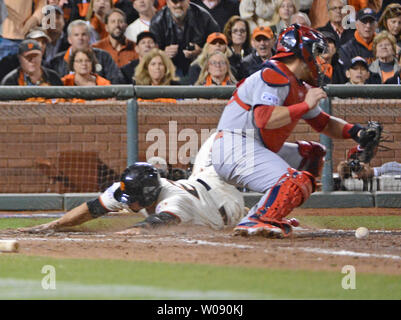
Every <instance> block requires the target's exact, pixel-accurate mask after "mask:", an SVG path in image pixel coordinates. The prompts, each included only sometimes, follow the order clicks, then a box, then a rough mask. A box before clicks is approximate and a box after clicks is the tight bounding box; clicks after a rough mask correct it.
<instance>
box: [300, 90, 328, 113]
mask: <svg viewBox="0 0 401 320" xmlns="http://www.w3.org/2000/svg"><path fill="white" fill-rule="evenodd" d="M325 98H327V94H326V92H324V90H323V89H321V88H312V89H309V90H308V92H307V93H306V97H305V102H306V103H307V104H308V106H309V109H314V108H316V106H317V105H318V104H319V101H320V100H321V99H325Z"/></svg>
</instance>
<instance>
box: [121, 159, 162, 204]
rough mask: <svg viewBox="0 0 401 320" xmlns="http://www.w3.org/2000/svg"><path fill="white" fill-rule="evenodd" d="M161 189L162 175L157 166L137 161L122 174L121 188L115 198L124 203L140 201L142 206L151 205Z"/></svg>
mask: <svg viewBox="0 0 401 320" xmlns="http://www.w3.org/2000/svg"><path fill="white" fill-rule="evenodd" d="M160 191H161V183H160V175H159V172H158V171H157V169H156V168H155V167H153V166H152V165H150V164H149V163H146V162H136V163H134V164H133V165H131V166H129V167H128V168H127V169H125V170H124V172H123V173H122V175H121V179H120V188H118V189H117V190H116V192H115V193H114V198H115V199H116V200H117V201H120V202H122V203H126V204H130V203H133V202H136V201H137V202H138V203H139V205H140V206H142V207H147V206H150V205H151V204H152V203H154V202H155V201H156V200H157V197H158V196H159V194H160Z"/></svg>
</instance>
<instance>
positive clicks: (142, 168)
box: [19, 134, 245, 234]
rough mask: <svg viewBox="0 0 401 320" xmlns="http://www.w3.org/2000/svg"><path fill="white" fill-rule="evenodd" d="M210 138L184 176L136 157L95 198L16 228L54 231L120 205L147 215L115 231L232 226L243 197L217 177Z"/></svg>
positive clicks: (241, 206)
mask: <svg viewBox="0 0 401 320" xmlns="http://www.w3.org/2000/svg"><path fill="white" fill-rule="evenodd" d="M214 138H215V134H214V135H212V136H211V137H210V138H209V139H208V140H207V141H206V142H205V144H204V145H203V146H202V148H201V149H200V151H199V153H198V154H197V157H196V159H195V164H194V170H193V173H192V175H191V176H190V177H189V179H188V180H178V181H171V180H168V179H165V178H161V177H160V174H159V171H158V170H157V169H156V168H155V167H154V166H152V165H150V164H148V163H145V162H137V163H135V164H133V165H131V166H129V167H128V168H127V169H126V170H125V171H124V172H123V173H122V176H121V179H120V181H118V182H115V183H114V184H113V185H111V186H110V187H109V188H108V189H107V190H106V191H105V192H103V193H102V194H101V195H100V196H99V197H98V198H96V199H93V200H90V201H88V202H86V203H83V204H81V205H80V206H78V207H76V208H74V209H72V210H71V211H69V212H67V213H66V214H65V215H64V216H62V217H61V218H60V219H57V220H55V221H52V222H50V223H46V224H42V225H39V226H35V227H31V228H22V229H19V231H23V232H43V231H47V230H58V229H62V228H63V227H67V226H75V225H79V224H81V223H84V222H86V221H89V220H92V219H95V218H98V217H101V216H103V215H105V214H107V213H108V212H111V211H119V210H121V209H128V210H132V211H135V212H139V211H141V212H142V213H144V214H145V216H147V217H146V219H144V220H143V221H141V222H139V223H137V224H135V225H134V226H133V227H132V228H129V229H128V230H125V231H123V232H119V233H120V234H140V233H141V232H142V231H141V230H143V229H149V228H156V227H160V226H166V225H171V224H179V223H186V224H196V225H204V226H209V227H211V228H213V229H222V228H224V227H228V226H231V227H233V226H235V225H236V224H237V223H238V221H239V220H240V219H241V218H242V217H243V216H244V213H245V209H244V201H243V197H242V194H241V192H239V191H238V190H237V189H236V188H235V187H234V186H232V185H229V184H227V183H225V182H224V181H222V180H221V179H220V178H219V177H218V176H217V174H216V172H215V171H214V169H213V166H212V165H211V145H212V143H213V140H214Z"/></svg>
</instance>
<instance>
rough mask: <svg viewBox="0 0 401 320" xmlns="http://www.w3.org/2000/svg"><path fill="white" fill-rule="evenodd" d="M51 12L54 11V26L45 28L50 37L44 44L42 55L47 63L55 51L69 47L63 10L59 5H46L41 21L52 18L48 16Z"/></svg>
mask: <svg viewBox="0 0 401 320" xmlns="http://www.w3.org/2000/svg"><path fill="white" fill-rule="evenodd" d="M52 13H55V20H54V27H50V28H46V33H47V35H48V36H49V38H50V42H49V43H48V44H47V46H46V53H45V56H44V62H45V64H49V63H50V61H51V59H53V58H54V57H55V55H56V54H57V53H59V52H62V51H65V50H67V49H68V47H69V44H68V39H67V34H66V33H65V32H64V27H65V21H64V12H63V10H62V9H61V8H60V7H59V6H51V5H48V6H47V11H46V14H45V15H44V20H42V21H46V19H52V18H51V16H50V14H52Z"/></svg>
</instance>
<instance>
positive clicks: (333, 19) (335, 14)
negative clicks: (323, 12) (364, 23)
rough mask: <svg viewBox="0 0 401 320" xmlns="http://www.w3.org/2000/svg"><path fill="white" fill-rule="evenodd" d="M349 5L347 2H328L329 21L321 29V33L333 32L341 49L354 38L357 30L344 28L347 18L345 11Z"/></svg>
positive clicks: (333, 0)
mask: <svg viewBox="0 0 401 320" xmlns="http://www.w3.org/2000/svg"><path fill="white" fill-rule="evenodd" d="M346 4H347V1H346V0H328V1H327V12H328V16H329V21H328V22H327V24H326V25H325V26H324V27H321V28H319V29H318V30H319V31H327V32H331V33H332V34H334V35H335V37H336V45H337V47H340V46H341V45H343V44H344V43H346V42H347V41H349V40H351V39H353V38H354V33H355V30H354V29H351V28H348V29H344V28H343V20H344V18H345V14H346V12H347V11H346V10H343V8H344V6H345V5H346Z"/></svg>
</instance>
